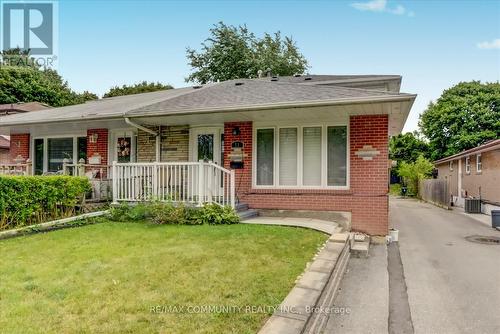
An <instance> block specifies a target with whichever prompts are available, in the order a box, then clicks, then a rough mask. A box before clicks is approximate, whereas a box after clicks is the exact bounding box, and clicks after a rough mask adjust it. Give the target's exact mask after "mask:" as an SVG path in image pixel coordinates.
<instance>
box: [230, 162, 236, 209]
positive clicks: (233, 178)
mask: <svg viewBox="0 0 500 334" xmlns="http://www.w3.org/2000/svg"><path fill="white" fill-rule="evenodd" d="M230 175H231V207H232V208H233V209H234V208H236V204H235V202H236V174H235V172H234V169H231V174H230Z"/></svg>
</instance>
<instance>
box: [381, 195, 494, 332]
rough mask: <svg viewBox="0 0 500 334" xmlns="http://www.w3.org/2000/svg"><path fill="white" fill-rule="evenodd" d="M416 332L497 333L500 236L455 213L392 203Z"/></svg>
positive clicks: (402, 201)
mask: <svg viewBox="0 0 500 334" xmlns="http://www.w3.org/2000/svg"><path fill="white" fill-rule="evenodd" d="M390 222H391V225H392V226H393V227H395V228H397V229H399V230H400V232H399V233H400V236H399V248H400V253H401V260H402V262H403V268H404V275H405V277H406V285H407V292H408V301H409V305H410V312H411V318H412V321H413V327H414V329H415V333H500V245H484V244H478V243H472V242H470V241H467V240H466V239H465V237H467V236H470V235H483V236H500V232H498V231H496V230H493V229H492V228H490V227H488V226H486V225H484V224H483V223H481V222H478V221H476V220H474V219H471V218H469V217H467V216H465V215H463V214H461V213H459V212H456V211H448V210H444V209H440V208H437V207H435V206H433V205H430V204H426V203H422V202H419V201H416V200H411V199H396V198H391V200H390Z"/></svg>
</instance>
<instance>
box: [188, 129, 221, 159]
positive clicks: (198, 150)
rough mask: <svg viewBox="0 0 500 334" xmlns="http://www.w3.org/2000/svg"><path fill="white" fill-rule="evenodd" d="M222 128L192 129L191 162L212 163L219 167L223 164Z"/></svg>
mask: <svg viewBox="0 0 500 334" xmlns="http://www.w3.org/2000/svg"><path fill="white" fill-rule="evenodd" d="M221 144H222V140H221V129H220V128H193V129H191V145H192V150H191V161H200V160H203V161H206V162H208V161H212V162H214V163H216V164H218V165H220V164H221V162H222V157H221V156H222V149H221Z"/></svg>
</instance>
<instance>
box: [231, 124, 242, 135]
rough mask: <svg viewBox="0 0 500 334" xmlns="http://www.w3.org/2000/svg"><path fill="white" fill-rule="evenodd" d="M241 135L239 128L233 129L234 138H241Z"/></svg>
mask: <svg viewBox="0 0 500 334" xmlns="http://www.w3.org/2000/svg"><path fill="white" fill-rule="evenodd" d="M240 134H241V131H240V128H239V127H237V126H236V127H234V128H233V136H239V135H240Z"/></svg>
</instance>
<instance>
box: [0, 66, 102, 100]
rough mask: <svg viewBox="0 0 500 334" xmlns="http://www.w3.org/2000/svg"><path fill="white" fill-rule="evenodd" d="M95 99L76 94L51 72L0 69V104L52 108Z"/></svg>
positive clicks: (28, 67) (11, 67)
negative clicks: (39, 103)
mask: <svg viewBox="0 0 500 334" xmlns="http://www.w3.org/2000/svg"><path fill="white" fill-rule="evenodd" d="M95 98H97V96H96V95H95V94H91V93H89V92H85V93H84V94H78V93H75V92H74V91H72V90H71V89H70V88H69V86H68V83H67V82H66V81H64V80H63V79H62V78H61V76H60V75H59V74H58V73H57V72H56V71H55V70H51V69H43V70H42V69H36V68H33V67H30V66H21V67H20V66H0V104H3V103H18V102H33V101H36V102H41V103H45V104H48V105H50V106H53V107H62V106H67V105H73V104H79V103H84V102H85V101H88V100H91V99H95Z"/></svg>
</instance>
